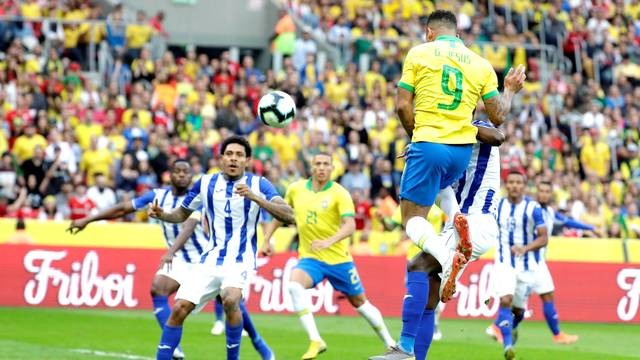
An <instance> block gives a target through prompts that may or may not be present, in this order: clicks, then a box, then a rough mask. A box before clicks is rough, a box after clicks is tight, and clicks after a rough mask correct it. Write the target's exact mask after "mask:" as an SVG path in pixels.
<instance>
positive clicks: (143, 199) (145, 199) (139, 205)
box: [131, 190, 156, 210]
mask: <svg viewBox="0 0 640 360" xmlns="http://www.w3.org/2000/svg"><path fill="white" fill-rule="evenodd" d="M155 198H156V192H155V191H153V190H149V191H147V192H146V193H144V194H142V195H140V196H138V197H136V198H134V199H133V200H131V205H133V208H134V209H135V210H140V209H144V208H145V207H147V205H149V204H151V202H153V199H155Z"/></svg>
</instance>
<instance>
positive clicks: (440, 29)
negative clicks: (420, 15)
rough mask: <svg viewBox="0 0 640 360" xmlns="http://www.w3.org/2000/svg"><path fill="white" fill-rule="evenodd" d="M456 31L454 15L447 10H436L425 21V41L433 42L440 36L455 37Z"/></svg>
mask: <svg viewBox="0 0 640 360" xmlns="http://www.w3.org/2000/svg"><path fill="white" fill-rule="evenodd" d="M457 29H458V19H456V14H454V13H452V12H451V11H447V10H436V11H434V12H432V13H431V15H429V19H428V20H427V41H433V40H435V39H436V38H437V37H438V36H440V35H449V36H455V35H456V30H457Z"/></svg>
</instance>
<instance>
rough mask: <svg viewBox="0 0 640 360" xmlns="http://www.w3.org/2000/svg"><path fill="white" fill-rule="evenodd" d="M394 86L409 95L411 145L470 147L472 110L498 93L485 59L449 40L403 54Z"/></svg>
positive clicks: (438, 40) (473, 133) (473, 135)
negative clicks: (412, 114)
mask: <svg viewBox="0 0 640 360" xmlns="http://www.w3.org/2000/svg"><path fill="white" fill-rule="evenodd" d="M398 87H400V88H403V89H405V90H408V91H411V92H413V93H414V100H413V101H414V109H415V110H414V111H415V126H414V130H413V138H412V139H411V141H412V142H419V141H427V142H433V143H441V144H475V143H476V133H477V129H476V128H475V127H474V126H473V125H471V121H472V118H473V111H474V110H475V108H476V105H477V104H478V101H479V100H480V99H481V98H482V99H484V100H486V99H489V98H491V97H494V96H496V95H498V94H499V93H498V77H497V75H496V72H495V70H494V69H493V67H492V66H491V64H490V63H489V61H487V60H486V59H484V58H482V57H481V56H480V55H478V54H476V53H475V52H473V51H472V50H470V49H469V48H467V47H466V46H465V45H464V43H463V42H462V40H460V39H459V38H457V37H454V36H439V37H437V38H436V40H435V41H431V42H428V43H424V44H420V45H418V46H415V47H413V48H412V49H411V50H409V53H408V54H407V56H406V58H405V59H404V64H403V65H402V78H401V79H400V82H399V83H398Z"/></svg>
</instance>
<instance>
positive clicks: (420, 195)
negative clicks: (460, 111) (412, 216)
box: [400, 142, 473, 206]
mask: <svg viewBox="0 0 640 360" xmlns="http://www.w3.org/2000/svg"><path fill="white" fill-rule="evenodd" d="M472 150H473V145H472V144H465V145H447V144H438V143H431V142H415V143H411V145H410V146H409V150H408V151H407V156H406V163H405V166H404V172H403V173H402V180H401V181H400V198H401V199H404V200H409V201H411V202H413V203H416V204H418V205H420V206H432V205H433V204H434V203H435V201H436V197H437V196H438V193H439V192H440V190H441V189H444V188H446V187H447V186H449V185H451V184H453V183H454V182H456V181H458V180H459V179H460V177H462V174H463V173H464V171H465V170H466V168H467V167H468V166H469V160H471V151H472Z"/></svg>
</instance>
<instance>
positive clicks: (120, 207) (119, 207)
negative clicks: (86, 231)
mask: <svg viewBox="0 0 640 360" xmlns="http://www.w3.org/2000/svg"><path fill="white" fill-rule="evenodd" d="M134 211H135V209H134V208H133V205H132V204H131V202H129V201H126V202H120V203H117V204H116V205H114V206H112V207H110V208H108V209H105V210H102V211H100V212H98V213H97V214H95V215H92V216H89V217H87V218H86V219H85V221H86V222H87V224H88V223H92V222H94V221H100V220H112V219H117V218H120V217H123V216H125V215H127V214H130V213H132V212H134Z"/></svg>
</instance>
